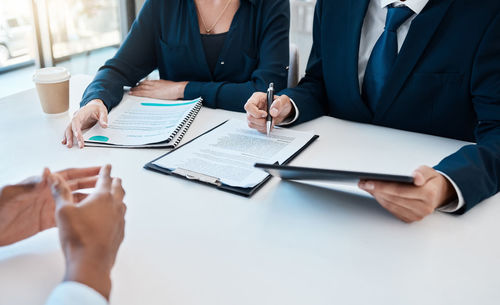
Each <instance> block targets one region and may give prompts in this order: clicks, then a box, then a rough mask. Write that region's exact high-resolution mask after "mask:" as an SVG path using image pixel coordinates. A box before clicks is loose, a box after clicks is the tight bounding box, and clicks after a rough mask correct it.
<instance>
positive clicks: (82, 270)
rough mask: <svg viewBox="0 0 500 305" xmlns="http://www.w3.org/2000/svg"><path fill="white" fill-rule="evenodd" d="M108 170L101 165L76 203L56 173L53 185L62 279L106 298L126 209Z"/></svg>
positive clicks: (118, 184) (117, 183)
mask: <svg viewBox="0 0 500 305" xmlns="http://www.w3.org/2000/svg"><path fill="white" fill-rule="evenodd" d="M110 174H111V166H110V165H106V166H104V167H103V168H102V169H101V171H100V173H99V180H98V181H97V186H96V190H95V192H94V193H92V194H90V195H89V196H88V197H87V198H85V199H84V200H83V201H81V202H80V203H78V204H75V202H74V201H73V197H72V196H71V187H70V186H69V185H68V184H67V183H66V182H65V180H64V179H60V178H59V177H57V180H56V183H55V184H54V187H53V193H54V198H55V200H56V222H57V226H58V227H59V238H60V240H61V246H62V250H63V252H64V256H65V258H66V274H65V277H64V280H65V281H75V282H79V283H82V284H85V285H87V286H89V287H92V288H93V289H94V290H96V291H98V292H99V293H100V294H102V295H103V296H104V297H105V298H107V299H109V294H110V291H111V279H110V274H111V268H112V267H113V265H114V263H115V259H116V254H117V252H118V248H119V247H120V244H121V243H122V241H123V237H124V228H125V219H124V216H125V212H126V206H125V204H124V203H123V197H124V196H125V191H124V190H123V188H122V183H121V180H120V179H119V178H111V176H110Z"/></svg>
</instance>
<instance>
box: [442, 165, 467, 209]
mask: <svg viewBox="0 0 500 305" xmlns="http://www.w3.org/2000/svg"><path fill="white" fill-rule="evenodd" d="M438 173H440V174H441V175H443V176H444V177H445V178H446V179H448V181H450V183H451V185H453V188H454V189H455V192H456V193H457V197H458V199H457V200H453V201H452V202H450V203H448V204H446V205H443V206H442V207H440V208H438V211H441V212H445V213H453V212H456V211H458V210H460V209H461V208H462V207H463V206H464V205H465V200H464V196H463V195H462V192H461V191H460V188H458V186H457V184H456V183H455V182H454V181H453V180H451V178H450V177H448V175H446V174H445V173H443V172H440V171H438Z"/></svg>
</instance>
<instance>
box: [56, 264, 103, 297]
mask: <svg viewBox="0 0 500 305" xmlns="http://www.w3.org/2000/svg"><path fill="white" fill-rule="evenodd" d="M66 259H67V262H66V273H65V275H64V281H72V282H78V283H81V284H84V285H86V286H88V287H90V288H92V289H94V290H95V291H97V292H98V293H100V294H101V295H102V296H104V297H105V298H106V299H107V300H109V295H110V293H111V267H110V266H109V265H108V264H105V263H103V262H102V261H103V260H102V258H99V257H95V258H94V257H87V256H85V255H73V256H72V257H71V258H70V257H69V256H67V258H66Z"/></svg>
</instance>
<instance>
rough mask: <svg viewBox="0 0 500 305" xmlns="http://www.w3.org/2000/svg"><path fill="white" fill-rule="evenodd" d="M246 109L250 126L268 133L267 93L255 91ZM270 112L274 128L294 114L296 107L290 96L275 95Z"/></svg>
mask: <svg viewBox="0 0 500 305" xmlns="http://www.w3.org/2000/svg"><path fill="white" fill-rule="evenodd" d="M245 110H246V112H247V122H248V127H250V128H253V129H257V130H258V131H260V132H262V133H266V117H267V94H266V93H263V92H256V93H254V94H253V95H252V97H250V99H249V100H248V101H247V103H246V104H245ZM269 112H270V113H271V117H272V118H273V121H272V124H271V126H272V127H271V128H273V127H274V126H275V125H278V124H280V123H281V122H283V121H284V120H285V119H287V118H288V117H290V116H292V115H294V112H295V109H294V107H293V106H292V102H291V101H290V98H289V97H288V96H286V95H282V96H278V95H275V96H274V102H273V104H272V105H271V109H270V111H269Z"/></svg>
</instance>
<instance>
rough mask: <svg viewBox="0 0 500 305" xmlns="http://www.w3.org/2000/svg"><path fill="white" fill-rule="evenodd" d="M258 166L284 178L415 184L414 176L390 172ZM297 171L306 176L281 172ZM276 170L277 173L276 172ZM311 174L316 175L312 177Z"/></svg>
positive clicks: (259, 164) (258, 164)
mask: <svg viewBox="0 0 500 305" xmlns="http://www.w3.org/2000/svg"><path fill="white" fill-rule="evenodd" d="M255 167H256V168H260V169H263V170H265V171H266V172H267V173H269V174H270V175H272V176H277V177H281V178H282V179H283V180H322V181H335V179H333V178H330V179H328V177H329V176H330V177H332V176H342V177H345V178H351V179H362V180H377V181H387V182H400V183H407V184H413V177H411V176H402V175H389V174H379V173H368V172H356V171H343V170H333V169H322V168H312V167H299V166H287V165H276V164H263V163H256V164H255ZM292 171H293V172H296V173H303V174H304V178H300V177H297V176H295V177H294V178H283V177H282V176H281V175H280V174H279V173H281V172H292ZM275 172H276V173H275ZM311 176H313V177H314V176H315V177H314V178H311Z"/></svg>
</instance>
